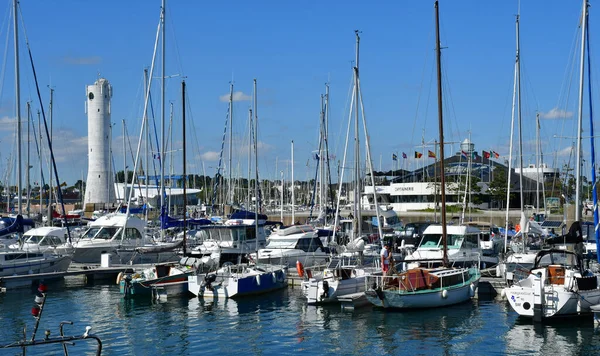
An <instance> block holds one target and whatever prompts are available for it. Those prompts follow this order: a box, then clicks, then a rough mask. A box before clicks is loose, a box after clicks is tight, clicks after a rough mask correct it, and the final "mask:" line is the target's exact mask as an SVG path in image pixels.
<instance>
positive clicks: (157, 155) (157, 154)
mask: <svg viewBox="0 0 600 356" xmlns="http://www.w3.org/2000/svg"><path fill="white" fill-rule="evenodd" d="M152 156H153V157H154V159H160V153H155V154H153V155H152Z"/></svg>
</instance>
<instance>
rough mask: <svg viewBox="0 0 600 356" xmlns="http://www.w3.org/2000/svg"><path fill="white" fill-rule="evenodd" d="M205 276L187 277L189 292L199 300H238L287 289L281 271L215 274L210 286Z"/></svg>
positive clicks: (284, 277) (284, 274)
mask: <svg viewBox="0 0 600 356" xmlns="http://www.w3.org/2000/svg"><path fill="white" fill-rule="evenodd" d="M205 277H206V275H193V276H190V277H188V283H189V285H188V287H189V291H190V292H191V293H192V294H194V295H195V296H198V297H199V298H205V299H213V298H240V297H244V296H249V295H255V294H263V293H268V292H271V291H274V290H277V289H282V288H285V287H287V275H286V273H285V271H284V270H283V269H275V270H272V271H265V272H263V273H259V274H254V273H252V274H248V275H246V274H217V276H216V280H215V281H214V282H213V283H211V284H210V285H209V284H207V283H206V281H205Z"/></svg>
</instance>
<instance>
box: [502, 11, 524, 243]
mask: <svg viewBox="0 0 600 356" xmlns="http://www.w3.org/2000/svg"><path fill="white" fill-rule="evenodd" d="M515 26H516V36H517V39H516V43H517V45H516V46H517V50H516V54H515V70H514V78H513V83H514V84H513V97H512V109H511V120H510V140H509V148H508V167H507V180H506V185H507V187H506V215H505V219H504V229H505V230H504V231H505V233H504V253H505V254H506V252H507V251H508V219H509V218H508V212H509V209H510V180H511V175H512V152H513V136H514V127H515V105H516V102H517V67H518V63H519V60H520V58H519V45H518V44H519V14H517V16H516V20H515ZM522 168H523V166H521V170H522ZM521 173H522V172H521ZM519 189H520V190H522V187H519ZM520 209H521V215H523V205H521V207H520Z"/></svg>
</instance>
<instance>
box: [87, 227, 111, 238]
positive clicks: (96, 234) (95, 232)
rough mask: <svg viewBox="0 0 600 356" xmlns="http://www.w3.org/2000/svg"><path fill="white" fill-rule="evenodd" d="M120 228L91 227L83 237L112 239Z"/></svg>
mask: <svg viewBox="0 0 600 356" xmlns="http://www.w3.org/2000/svg"><path fill="white" fill-rule="evenodd" d="M119 230H120V228H118V227H91V228H89V230H88V231H86V232H85V233H84V234H83V235H82V236H81V238H82V239H103V240H110V239H111V238H112V237H113V236H115V234H116V233H117V231H119Z"/></svg>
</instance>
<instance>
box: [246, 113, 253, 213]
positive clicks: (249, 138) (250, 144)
mask: <svg viewBox="0 0 600 356" xmlns="http://www.w3.org/2000/svg"><path fill="white" fill-rule="evenodd" d="M251 147H252V108H249V109H248V203H247V204H246V207H247V209H250V202H251V201H252V199H251V198H250V196H251V194H250V172H251V169H252V166H251V164H252V149H251Z"/></svg>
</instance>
